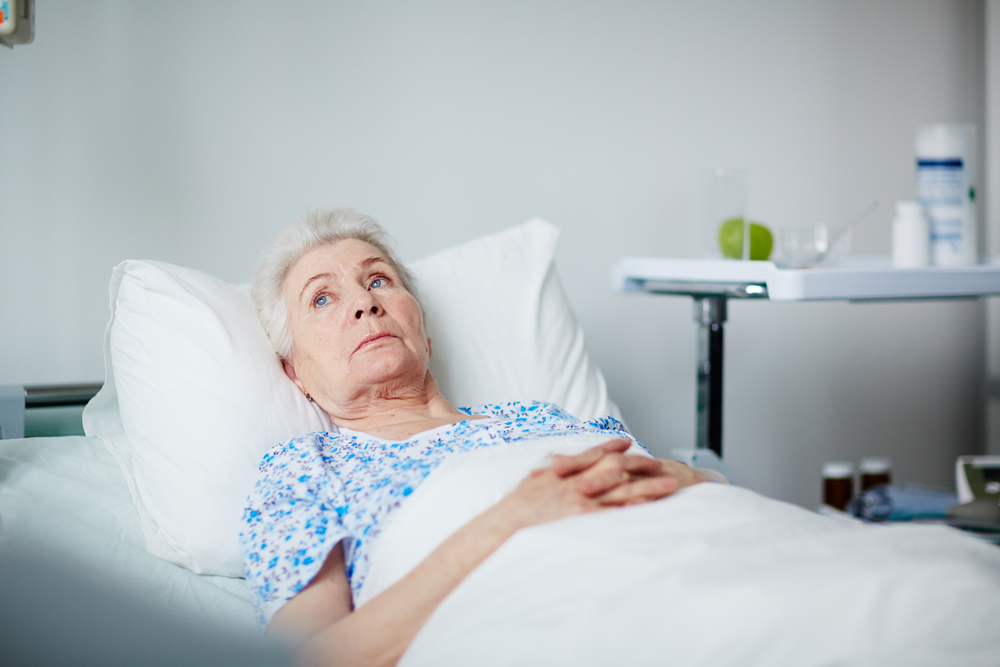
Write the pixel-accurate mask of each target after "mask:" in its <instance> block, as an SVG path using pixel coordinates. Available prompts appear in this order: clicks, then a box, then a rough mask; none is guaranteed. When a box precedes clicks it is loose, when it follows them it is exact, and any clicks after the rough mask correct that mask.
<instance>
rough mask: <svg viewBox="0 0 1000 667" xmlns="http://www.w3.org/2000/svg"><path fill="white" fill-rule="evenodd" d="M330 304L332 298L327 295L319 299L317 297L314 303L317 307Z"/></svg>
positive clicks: (322, 295) (320, 296)
mask: <svg viewBox="0 0 1000 667" xmlns="http://www.w3.org/2000/svg"><path fill="white" fill-rule="evenodd" d="M328 303H330V297H328V296H327V295H326V294H321V295H319V296H318V297H316V300H315V301H313V305H315V306H317V307H322V306H325V305H326V304H328Z"/></svg>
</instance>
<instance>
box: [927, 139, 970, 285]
mask: <svg viewBox="0 0 1000 667" xmlns="http://www.w3.org/2000/svg"><path fill="white" fill-rule="evenodd" d="M916 153H917V199H919V200H920V203H921V204H923V206H924V211H925V212H926V214H927V220H928V222H929V223H930V229H931V247H930V258H931V264H933V265H934V266H970V265H972V264H976V263H977V262H978V261H979V257H978V253H977V249H976V128H975V126H973V125H970V124H956V125H947V124H938V125H925V126H923V127H921V128H920V129H919V130H918V131H917V141H916Z"/></svg>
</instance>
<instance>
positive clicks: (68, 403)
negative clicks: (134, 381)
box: [0, 382, 103, 440]
mask: <svg viewBox="0 0 1000 667" xmlns="http://www.w3.org/2000/svg"><path fill="white" fill-rule="evenodd" d="M102 386H103V383H101V382H92V383H84V384H35V385H20V384H12V385H0V440H10V439H13V438H23V437H24V417H25V413H26V412H27V411H28V410H33V409H39V408H64V407H83V406H84V405H86V404H87V402H88V401H89V400H90V399H92V398H93V397H94V396H95V395H96V394H97V392H98V391H100V389H101V387H102Z"/></svg>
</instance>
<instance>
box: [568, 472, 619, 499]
mask: <svg viewBox="0 0 1000 667" xmlns="http://www.w3.org/2000/svg"><path fill="white" fill-rule="evenodd" d="M630 479H631V476H630V475H629V474H628V473H627V472H626V471H624V470H622V469H621V468H614V469H611V470H602V471H600V472H597V473H594V474H593V475H590V476H589V477H582V478H580V479H578V480H577V482H576V490H577V492H578V493H580V494H581V495H583V496H586V497H588V498H593V497H595V496H601V495H603V494H606V493H608V492H610V491H611V490H612V489H614V488H616V487H618V486H619V485H621V484H625V483H627V482H628V481H629V480H630Z"/></svg>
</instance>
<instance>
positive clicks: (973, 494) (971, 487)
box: [955, 456, 1000, 503]
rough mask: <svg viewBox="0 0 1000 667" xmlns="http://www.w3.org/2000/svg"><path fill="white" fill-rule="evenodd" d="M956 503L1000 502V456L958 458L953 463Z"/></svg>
mask: <svg viewBox="0 0 1000 667" xmlns="http://www.w3.org/2000/svg"><path fill="white" fill-rule="evenodd" d="M955 488H956V490H957V491H958V502H960V503H968V502H972V501H973V500H992V501H993V502H1000V456H959V457H958V460H957V461H955Z"/></svg>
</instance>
